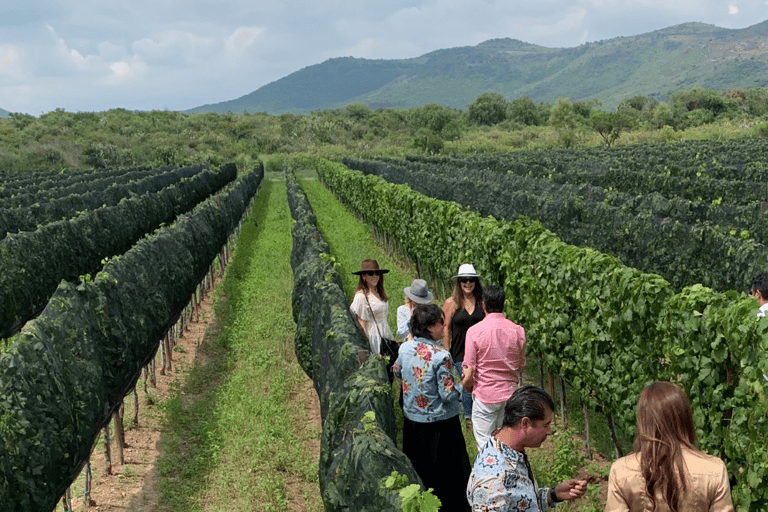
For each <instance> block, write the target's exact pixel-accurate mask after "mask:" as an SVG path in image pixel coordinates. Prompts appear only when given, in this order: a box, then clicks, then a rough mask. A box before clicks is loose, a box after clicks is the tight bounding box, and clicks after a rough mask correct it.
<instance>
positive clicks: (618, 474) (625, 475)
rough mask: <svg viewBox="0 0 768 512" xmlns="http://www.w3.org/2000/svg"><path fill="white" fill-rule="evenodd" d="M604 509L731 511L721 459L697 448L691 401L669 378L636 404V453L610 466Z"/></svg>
mask: <svg viewBox="0 0 768 512" xmlns="http://www.w3.org/2000/svg"><path fill="white" fill-rule="evenodd" d="M605 510H606V512H618V511H629V512H668V511H671V512H704V511H727V512H733V510H734V509H733V502H732V501H731V486H730V484H729V483H728V473H727V471H726V469H725V464H723V461H722V460H720V459H719V458H717V457H713V456H711V455H707V454H706V453H704V452H701V451H699V450H698V449H697V448H696V432H695V430H694V427H693V413H692V411H691V404H690V402H689V401H688V397H687V396H686V394H685V392H684V391H683V390H682V389H680V388H679V387H678V386H676V385H675V384H672V383H671V382H654V383H653V384H650V385H648V386H646V388H645V389H643V391H642V393H640V399H639V400H638V402H637V435H636V437H635V452H633V453H630V454H629V455H627V456H626V457H622V458H620V459H619V460H617V461H616V462H614V463H613V466H611V474H610V477H609V479H608V501H607V502H606V505H605Z"/></svg>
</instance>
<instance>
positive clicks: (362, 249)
mask: <svg viewBox="0 0 768 512" xmlns="http://www.w3.org/2000/svg"><path fill="white" fill-rule="evenodd" d="M301 186H302V188H303V189H304V191H305V192H306V194H307V197H308V199H309V201H310V204H311V205H312V208H313V209H314V211H315V215H316V216H317V222H318V228H319V229H320V232H321V233H322V234H323V236H324V237H325V239H326V241H327V242H328V245H329V246H330V248H331V252H332V254H333V257H334V258H335V260H336V265H337V268H338V269H339V271H340V273H341V274H342V279H343V281H344V288H345V293H346V295H347V298H348V300H350V301H351V298H352V295H353V293H354V289H355V286H356V284H357V276H355V275H352V274H351V272H352V271H354V270H357V269H358V268H359V265H360V260H362V259H364V258H375V259H378V261H379V264H380V265H381V266H383V267H385V268H389V269H391V272H390V273H389V274H387V275H386V290H387V293H388V294H389V295H390V318H389V320H390V326H394V325H395V317H394V315H393V313H394V311H395V310H396V307H397V306H398V305H400V304H401V303H402V298H401V297H399V296H400V295H402V294H397V293H396V292H399V291H400V290H401V289H402V287H404V286H407V285H409V284H410V281H411V278H412V276H411V274H410V273H409V272H408V271H406V270H404V269H403V268H402V263H401V262H402V261H403V258H402V257H400V256H398V255H392V254H390V252H389V250H388V249H386V248H384V247H382V245H381V244H380V243H378V242H377V241H376V240H375V238H374V235H373V232H372V230H371V228H370V227H369V226H368V225H366V224H364V223H363V222H361V221H359V220H358V219H357V218H355V216H354V215H353V214H352V213H351V212H349V211H348V210H347V209H346V208H345V207H344V206H343V205H342V204H341V203H339V201H338V200H336V198H335V197H334V196H333V194H331V193H330V192H329V191H328V190H327V189H326V188H325V187H324V186H323V185H322V184H321V183H319V182H318V181H317V180H316V179H303V180H301ZM393 283H395V285H396V286H397V288H395V285H393ZM443 298H444V297H440V299H443ZM538 368H539V364H538V359H537V358H536V357H535V356H532V355H529V356H528V364H527V368H526V383H533V384H535V385H540V376H539V369H538ZM545 385H546V383H545ZM398 396H399V389H398V387H397V383H396V384H395V385H394V386H393V400H394V401H395V403H396V401H397V399H398ZM554 399H555V401H556V404H557V408H558V412H559V394H558V392H557V390H556V393H555V396H554ZM566 402H567V409H568V415H569V429H568V430H567V431H564V430H563V425H562V419H559V420H558V421H559V422H560V423H559V424H558V426H556V427H555V430H559V432H558V435H557V436H555V437H554V438H553V439H552V443H551V444H550V446H552V445H554V449H552V448H550V449H539V450H531V452H530V460H531V465H532V466H533V468H534V473H535V474H536V475H538V476H537V478H538V479H539V481H540V483H541V484H542V485H546V484H549V483H551V480H552V478H559V480H558V482H559V481H561V480H563V479H566V478H571V477H574V476H576V472H577V471H578V470H579V469H582V468H584V467H586V468H587V472H588V473H589V474H596V475H597V474H600V475H601V474H603V473H604V472H605V471H607V463H605V462H603V463H601V464H599V463H591V462H589V461H586V460H584V459H583V458H581V457H580V456H571V455H573V452H574V450H576V451H579V450H581V449H582V446H583V432H584V419H583V414H582V411H581V404H580V402H579V400H578V398H577V395H576V392H575V391H574V390H572V389H569V388H568V387H567V386H566ZM395 414H396V415H397V421H398V425H399V427H400V430H399V432H398V446H402V430H401V429H402V412H401V410H400V408H399V406H397V405H396V406H395ZM589 418H590V420H589V421H590V432H591V436H592V444H593V450H594V451H596V452H599V453H603V454H608V455H611V454H612V453H613V448H612V447H613V444H612V442H611V440H610V435H609V433H608V429H607V425H606V421H605V418H604V417H603V416H602V415H601V414H599V413H596V412H590V413H589ZM462 428H463V431H464V439H465V442H466V445H467V452H468V455H469V459H470V461H472V462H474V460H475V458H476V457H477V448H476V445H475V439H474V436H473V434H472V432H471V430H469V429H467V427H466V425H465V424H463V422H462ZM558 446H563V448H561V449H560V450H558ZM553 469H557V472H556V474H555V473H554V472H553ZM584 471H585V470H584V469H582V472H584ZM544 482H546V484H545V483H544ZM602 487H605V483H603V486H602ZM599 492H600V486H598V485H596V484H595V485H591V486H590V490H589V492H588V493H587V496H586V497H584V498H582V499H581V500H578V501H577V502H574V503H570V504H564V505H565V508H564V509H565V510H570V511H577V510H578V511H585V512H586V511H590V512H591V511H593V510H594V511H596V510H602V507H600V506H598V501H599V499H598V497H597V494H598V493H599Z"/></svg>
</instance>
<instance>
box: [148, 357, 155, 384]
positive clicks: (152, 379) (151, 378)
mask: <svg viewBox="0 0 768 512" xmlns="http://www.w3.org/2000/svg"><path fill="white" fill-rule="evenodd" d="M155 366H156V365H155V359H154V358H152V361H150V363H149V382H150V384H152V387H153V388H156V387H157V376H156V375H155Z"/></svg>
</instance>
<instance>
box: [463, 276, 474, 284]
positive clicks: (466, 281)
mask: <svg viewBox="0 0 768 512" xmlns="http://www.w3.org/2000/svg"><path fill="white" fill-rule="evenodd" d="M476 279H477V278H475V277H460V278H459V282H460V283H475V282H477V281H476Z"/></svg>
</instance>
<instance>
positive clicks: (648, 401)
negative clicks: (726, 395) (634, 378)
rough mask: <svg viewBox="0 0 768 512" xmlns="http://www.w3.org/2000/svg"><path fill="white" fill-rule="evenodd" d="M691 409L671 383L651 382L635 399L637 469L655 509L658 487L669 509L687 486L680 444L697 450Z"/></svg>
mask: <svg viewBox="0 0 768 512" xmlns="http://www.w3.org/2000/svg"><path fill="white" fill-rule="evenodd" d="M695 444H696V430H695V429H694V426H693V411H692V410H691V403H690V402H689V401H688V396H687V395H686V394H685V391H683V390H682V389H680V388H679V387H678V386H676V385H675V384H672V383H671V382H654V383H653V384H649V385H648V386H646V387H645V389H643V391H642V392H641V393H640V398H639V399H638V401H637V436H636V437H635V450H636V451H638V452H640V472H641V473H642V475H643V479H644V480H645V491H646V494H647V495H648V499H650V500H651V504H652V505H653V509H652V510H656V508H657V506H656V505H657V504H656V491H657V490H659V491H660V494H661V496H662V498H663V499H664V501H665V502H666V503H667V506H668V507H669V508H670V510H672V511H673V512H677V511H678V510H680V499H681V498H682V496H683V495H684V494H685V490H686V488H687V487H688V477H687V474H688V473H686V469H685V468H686V466H685V461H684V460H683V447H685V448H688V449H690V450H693V451H698V450H697V449H696V447H695Z"/></svg>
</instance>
